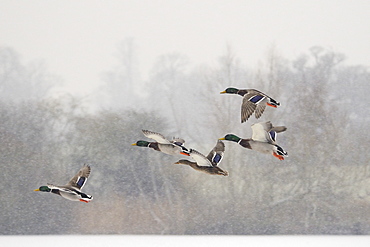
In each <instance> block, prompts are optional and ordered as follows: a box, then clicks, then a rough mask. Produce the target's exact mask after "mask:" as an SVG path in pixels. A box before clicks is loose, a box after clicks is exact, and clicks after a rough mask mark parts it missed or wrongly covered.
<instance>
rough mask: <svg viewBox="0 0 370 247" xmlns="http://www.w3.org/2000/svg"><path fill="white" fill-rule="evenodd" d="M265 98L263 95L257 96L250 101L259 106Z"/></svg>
mask: <svg viewBox="0 0 370 247" xmlns="http://www.w3.org/2000/svg"><path fill="white" fill-rule="evenodd" d="M264 98H265V96H262V95H255V96H253V97H251V98H250V99H249V101H250V102H253V103H255V104H258V103H259V102H260V101H261V100H263V99H264Z"/></svg>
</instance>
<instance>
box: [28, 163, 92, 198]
mask: <svg viewBox="0 0 370 247" xmlns="http://www.w3.org/2000/svg"><path fill="white" fill-rule="evenodd" d="M90 172H91V168H90V166H88V165H84V166H83V167H82V168H81V169H80V170H79V171H78V173H77V174H76V175H75V176H74V177H73V178H72V179H71V180H70V181H69V182H68V184H66V185H63V186H56V185H52V184H47V185H46V186H41V187H40V188H38V189H36V190H35V191H42V192H51V193H54V194H57V195H60V196H61V197H63V198H65V199H68V200H71V201H81V202H86V203H87V202H89V201H91V200H92V199H93V197H92V196H90V195H87V194H85V193H82V192H81V189H82V188H83V186H84V185H85V183H86V181H87V178H88V177H89V175H90Z"/></svg>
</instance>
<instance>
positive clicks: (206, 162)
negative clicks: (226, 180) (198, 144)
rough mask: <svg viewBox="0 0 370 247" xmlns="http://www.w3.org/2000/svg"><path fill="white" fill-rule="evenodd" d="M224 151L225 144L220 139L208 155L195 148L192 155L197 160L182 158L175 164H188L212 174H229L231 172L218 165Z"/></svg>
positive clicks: (191, 150) (190, 152) (191, 152)
mask: <svg viewBox="0 0 370 247" xmlns="http://www.w3.org/2000/svg"><path fill="white" fill-rule="evenodd" d="M224 151H225V144H224V143H223V142H222V141H220V140H219V141H218V142H217V144H216V146H215V147H214V148H213V149H212V150H211V152H210V153H209V154H208V155H207V157H206V156H204V155H203V154H202V153H200V152H198V151H197V150H195V149H190V151H189V154H190V157H192V158H193V159H194V160H195V161H196V162H192V161H189V160H185V159H182V160H179V161H177V162H176V163H175V164H182V165H188V166H190V167H192V168H193V169H194V170H197V171H201V172H205V173H207V174H211V175H223V176H228V175H229V173H228V172H227V171H224V170H222V169H221V168H220V167H218V164H219V163H220V162H221V160H222V158H223V156H224Z"/></svg>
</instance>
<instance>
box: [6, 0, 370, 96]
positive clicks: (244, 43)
mask: <svg viewBox="0 0 370 247" xmlns="http://www.w3.org/2000/svg"><path fill="white" fill-rule="evenodd" d="M0 12H1V15H0V34H1V35H0V46H10V47H13V48H14V49H15V50H16V51H17V52H18V53H19V54H20V55H21V56H22V57H21V58H22V61H23V62H25V63H27V62H32V61H35V60H42V61H44V63H45V64H46V65H47V69H48V71H49V72H51V73H54V74H57V75H60V76H61V77H62V78H63V79H64V80H65V84H66V85H67V88H68V90H70V91H73V92H78V93H81V94H84V93H88V92H89V91H91V90H92V89H94V88H95V87H96V85H98V84H99V81H100V75H101V73H102V72H104V71H107V70H110V69H113V68H114V66H116V65H117V64H118V61H117V57H116V55H117V49H118V45H119V43H120V42H121V41H123V40H124V39H125V38H134V41H135V43H136V46H137V52H138V60H139V66H140V72H141V74H142V76H141V77H142V78H143V79H146V78H147V76H148V72H149V71H150V69H151V68H152V66H153V65H154V63H155V61H156V59H157V58H158V56H160V55H163V54H168V53H171V52H178V53H180V54H184V55H186V56H187V57H188V58H189V60H190V62H191V63H192V64H204V63H206V64H209V65H213V64H214V63H216V60H217V58H218V57H219V56H220V55H222V54H223V53H224V52H225V50H226V44H229V45H231V47H232V48H233V50H234V51H235V52H236V53H237V55H238V57H239V58H240V59H241V60H242V62H243V63H245V64H247V65H248V66H256V65H257V64H258V61H263V60H264V59H265V57H266V53H267V50H268V49H269V48H270V47H271V46H273V45H274V46H275V47H276V48H277V49H278V51H279V52H280V54H281V55H283V56H284V57H286V58H288V59H289V58H295V57H296V56H297V55H299V54H301V53H302V52H306V51H307V49H309V48H310V47H311V46H314V45H320V46H324V47H328V48H331V49H333V50H334V51H337V52H341V53H344V54H345V55H346V56H347V63H350V64H362V65H366V66H370V56H369V54H368V51H369V48H370V46H369V44H370V32H369V27H368V24H369V23H370V2H369V1H368V0H353V1H348V0H326V1H321V0H310V1H299V0H281V1H274V0H204V1H199V0H137V1H91V0H86V1H85V0H81V1H75V0H71V1H70V0H63V1H53V0H50V1H41V0H30V1H19V0H2V1H1V5H0Z"/></svg>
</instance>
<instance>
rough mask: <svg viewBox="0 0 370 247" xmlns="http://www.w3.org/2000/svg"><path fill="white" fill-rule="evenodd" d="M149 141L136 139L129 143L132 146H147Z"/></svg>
mask: <svg viewBox="0 0 370 247" xmlns="http://www.w3.org/2000/svg"><path fill="white" fill-rule="evenodd" d="M149 144H150V143H149V142H147V141H137V142H136V143H133V144H131V145H132V146H139V147H147V146H149Z"/></svg>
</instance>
